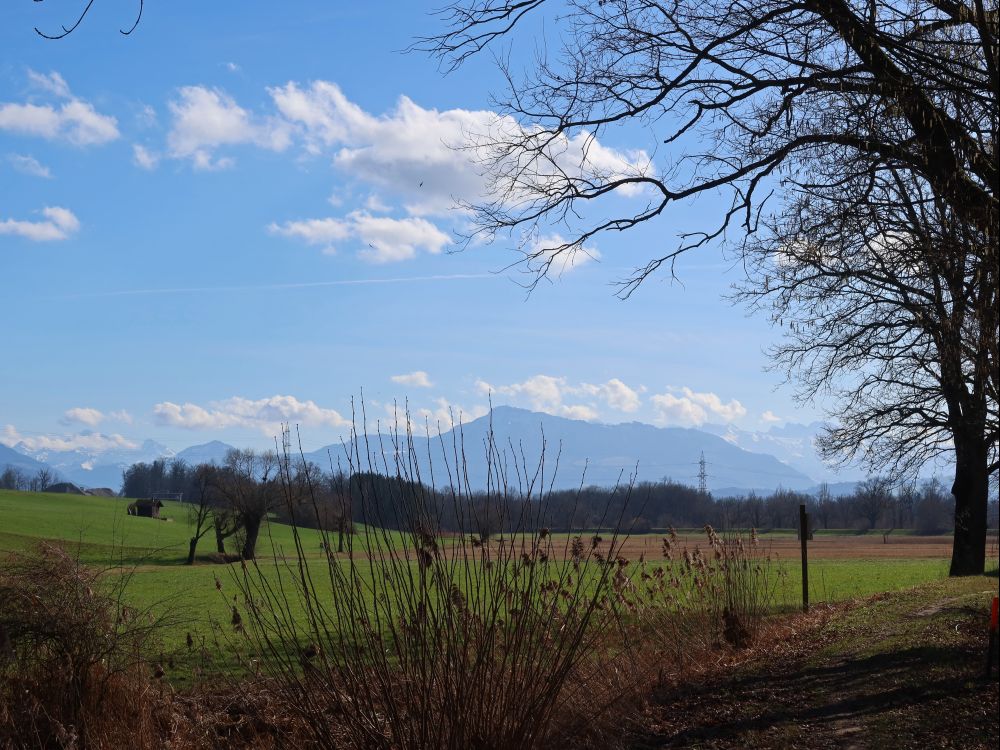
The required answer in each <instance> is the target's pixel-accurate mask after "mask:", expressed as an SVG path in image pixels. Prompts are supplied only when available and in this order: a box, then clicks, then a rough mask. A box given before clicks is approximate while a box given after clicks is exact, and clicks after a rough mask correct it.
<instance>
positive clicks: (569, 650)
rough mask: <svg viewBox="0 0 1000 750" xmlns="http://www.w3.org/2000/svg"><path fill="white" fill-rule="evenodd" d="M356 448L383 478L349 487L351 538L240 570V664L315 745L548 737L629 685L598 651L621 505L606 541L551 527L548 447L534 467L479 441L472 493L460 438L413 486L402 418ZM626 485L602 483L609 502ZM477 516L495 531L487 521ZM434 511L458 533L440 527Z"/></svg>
mask: <svg viewBox="0 0 1000 750" xmlns="http://www.w3.org/2000/svg"><path fill="white" fill-rule="evenodd" d="M351 446H353V452H352V454H349V455H348V461H349V463H350V464H351V469H352V474H353V473H354V470H356V469H357V468H358V467H359V466H362V465H364V467H365V468H366V470H367V471H369V472H372V473H374V472H378V474H379V475H380V476H381V477H390V478H392V479H393V480H394V481H381V480H380V481H373V482H368V483H365V484H363V485H362V486H361V493H362V496H363V497H362V501H363V503H362V504H363V506H364V509H365V514H364V515H365V517H366V518H367V524H365V525H363V526H362V525H360V524H359V525H358V527H357V528H356V529H355V534H354V535H352V536H350V537H349V539H348V544H347V551H346V552H345V553H344V554H343V555H337V554H336V553H334V552H332V550H333V549H334V546H333V545H332V544H330V543H325V544H324V545H323V550H324V552H323V553H322V554H321V555H320V556H319V558H317V557H316V553H315V552H313V553H312V554H311V555H310V554H307V552H306V550H305V548H304V547H303V543H302V540H301V538H300V537H299V535H298V533H297V532H296V535H295V539H296V551H295V552H296V554H295V556H294V562H292V563H291V564H289V565H288V566H287V567H286V568H285V570H284V574H283V575H277V576H275V575H273V574H269V573H268V571H266V570H265V569H264V568H262V567H259V564H258V563H256V562H252V563H251V562H248V563H247V564H246V565H245V566H243V567H242V568H241V574H240V575H239V576H238V583H239V587H240V589H241V593H242V597H243V602H242V609H243V614H242V616H241V623H240V627H239V631H240V633H241V635H242V637H244V638H246V640H247V641H248V643H247V644H246V645H247V648H248V649H249V651H250V652H252V653H253V654H255V657H254V658H255V659H256V661H255V663H254V664H253V667H254V669H255V670H259V671H261V672H263V673H264V674H266V675H270V677H271V679H272V680H273V682H274V684H276V685H278V686H279V687H278V689H279V691H280V692H281V693H282V694H283V696H284V699H285V702H286V704H287V706H288V710H289V711H290V712H292V713H293V714H294V715H296V716H298V717H300V719H301V721H302V723H303V724H304V725H305V726H307V727H308V730H309V734H310V737H311V740H312V741H313V742H314V743H315V744H316V745H317V746H319V747H330V748H332V747H343V746H350V747H385V748H390V747H391V748H468V747H479V748H530V747H542V746H550V745H551V744H552V743H553V742H556V741H557V739H559V738H563V739H564V738H566V737H568V736H572V735H574V734H576V735H579V734H580V733H581V732H584V731H586V729H587V727H588V726H590V724H591V723H593V722H594V721H595V720H598V719H599V718H600V717H601V716H602V715H605V714H606V713H607V711H608V709H610V708H611V707H612V706H613V705H615V703H616V702H618V701H620V700H622V699H623V697H624V696H625V695H626V693H627V691H626V690H625V689H622V688H621V685H620V684H619V682H621V683H622V684H623V683H624V682H625V681H616V680H614V679H612V680H609V672H608V666H609V664H610V663H611V662H610V660H612V659H616V658H618V657H620V656H621V654H622V653H623V650H622V649H620V648H619V649H617V650H613V649H608V648H607V647H606V644H607V643H608V642H610V641H612V640H613V638H612V634H613V632H614V631H615V630H616V629H619V628H620V626H621V624H622V622H623V619H622V616H623V610H622V603H623V600H622V599H621V598H620V597H619V596H618V595H617V593H616V591H615V579H616V575H617V574H618V572H619V570H620V567H619V565H618V564H617V562H616V561H615V559H614V558H613V550H614V549H615V548H616V547H617V546H619V545H620V543H621V541H622V539H623V535H622V534H620V533H619V531H618V528H619V526H620V523H621V517H620V513H619V516H618V517H616V518H609V519H606V521H607V523H606V524H605V527H606V528H609V529H610V531H608V532H605V536H606V540H600V539H599V538H598V537H595V539H594V540H591V542H590V543H589V544H587V545H579V544H578V541H574V537H573V536H572V535H560V536H559V537H556V536H554V535H553V534H552V533H550V531H549V529H548V527H547V525H546V507H547V504H546V502H545V498H546V493H547V488H546V486H545V482H544V478H545V476H546V473H545V472H546V467H545V456H544V452H543V455H542V457H541V458H540V459H539V461H538V463H537V464H536V465H533V466H530V465H528V464H527V462H526V460H525V459H524V458H523V455H522V456H521V457H520V458H519V459H516V460H515V459H511V458H510V453H509V452H506V451H503V450H502V449H501V448H500V447H498V446H497V445H496V444H495V443H494V441H493V439H492V437H490V438H489V439H488V440H487V445H486V446H485V449H486V453H487V460H488V462H489V476H490V484H489V487H488V490H487V493H486V495H487V497H486V500H485V502H484V498H483V494H482V493H478V494H477V495H476V497H475V498H473V494H472V493H471V492H470V490H469V486H468V481H467V480H466V479H465V476H466V474H465V459H464V446H462V445H461V442H460V439H456V442H455V443H454V444H453V445H451V446H445V445H444V444H443V443H442V444H441V445H440V447H441V449H442V450H441V453H442V456H441V458H440V459H439V468H440V467H442V466H443V475H444V476H445V477H446V481H445V483H444V485H443V489H439V488H436V487H435V485H434V483H433V481H431V482H429V483H425V482H424V481H422V477H421V468H420V467H421V465H423V466H426V465H427V463H428V462H427V461H426V460H421V459H422V458H423V457H419V456H416V455H415V453H414V450H413V443H412V440H411V435H410V432H409V423H408V422H407V424H406V429H405V431H403V432H402V434H401V433H400V431H397V432H395V433H394V434H393V435H392V437H381V436H379V437H375V438H369V437H368V436H362V437H361V438H360V439H355V440H353V441H352V442H351ZM285 447H286V450H285V457H284V465H285V466H286V467H288V466H290V460H289V457H288V450H287V442H286V446H285ZM511 476H513V477H514V479H513V480H511V479H510V477H511ZM286 483H287V482H286ZM288 484H290V483H288ZM550 486H551V481H550ZM629 491H630V488H629V487H624V488H621V489H620V490H619V491H618V493H617V494H615V495H613V498H614V500H615V503H616V505H615V506H614V507H620V508H622V509H624V507H625V506H626V505H627V499H628V497H627V496H628V493H629ZM386 493H388V494H389V495H390V496H389V497H387V496H386ZM292 499H293V498H292V497H291V494H290V496H289V501H292ZM609 507H610V506H609ZM300 512H301V511H300ZM483 512H489V513H490V514H491V517H492V519H494V520H491V521H490V524H489V525H490V526H491V527H494V526H495V527H496V531H497V532H499V533H498V534H497V536H496V537H493V538H491V536H490V535H489V534H485V533H482V529H483V528H484V519H483V518H481V517H480V514H481V513H483ZM622 512H623V510H622ZM446 516H447V518H448V519H449V523H448V528H450V529H454V528H455V527H456V526H457V528H458V529H459V530H458V531H454V530H452V531H445V530H444V528H443V524H442V519H443V518H444V517H446ZM497 519H498V520H497ZM391 529H395V531H393V530H391ZM276 556H277V557H281V556H280V555H278V554H276ZM310 557H312V558H313V559H312V562H311V561H310ZM235 611H236V610H234V612H235ZM234 619H235V617H234ZM622 674H625V672H624V671H623V672H622ZM609 685H610V686H613V687H614V689H613V690H608V689H607V688H608V686H609ZM584 707H585V708H584Z"/></svg>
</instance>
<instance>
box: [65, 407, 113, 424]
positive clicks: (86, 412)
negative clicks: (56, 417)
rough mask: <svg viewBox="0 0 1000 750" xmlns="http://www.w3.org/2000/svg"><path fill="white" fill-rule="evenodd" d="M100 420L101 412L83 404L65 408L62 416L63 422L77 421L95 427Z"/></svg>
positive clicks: (102, 415) (101, 417) (101, 419)
mask: <svg viewBox="0 0 1000 750" xmlns="http://www.w3.org/2000/svg"><path fill="white" fill-rule="evenodd" d="M102 421H104V413H103V412H101V411H99V410H97V409H91V408H89V407H85V406H77V407H75V408H73V409H67V410H66V412H65V413H64V414H63V418H62V423H63V424H74V423H79V424H85V425H89V426H90V427H96V426H97V425H98V424H100V423H101V422H102Z"/></svg>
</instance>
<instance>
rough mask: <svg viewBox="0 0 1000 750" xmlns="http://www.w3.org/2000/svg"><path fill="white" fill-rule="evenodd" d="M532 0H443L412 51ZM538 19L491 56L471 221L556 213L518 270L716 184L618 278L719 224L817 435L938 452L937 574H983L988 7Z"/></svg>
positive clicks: (966, 3) (478, 28)
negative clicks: (823, 405)
mask: <svg viewBox="0 0 1000 750" xmlns="http://www.w3.org/2000/svg"><path fill="white" fill-rule="evenodd" d="M550 5H551V3H546V2H545V0H473V1H471V2H458V3H456V4H455V5H452V6H451V7H450V9H449V10H448V11H446V17H447V18H448V20H449V22H450V25H449V28H448V30H447V31H446V32H445V33H443V34H442V35H440V36H438V37H435V38H432V39H427V40H424V42H423V43H422V45H421V46H422V47H423V48H424V49H428V50H430V51H432V52H433V53H435V54H437V55H439V56H440V57H441V59H442V60H444V61H446V62H447V63H448V64H452V65H457V64H460V63H461V62H462V61H463V60H464V59H466V58H467V57H469V56H470V55H474V54H476V53H477V52H479V51H481V50H483V49H485V48H487V47H490V46H491V45H493V44H495V43H497V42H499V41H501V40H503V39H504V38H506V37H508V36H511V35H513V34H517V33H520V31H521V30H522V29H525V30H526V27H527V26H529V25H530V23H531V22H532V21H531V19H532V18H533V17H534V16H538V15H543V14H544V10H545V8H547V7H548V6H550ZM550 21H553V19H551V18H550V17H549V16H546V23H549V22H550ZM554 23H555V24H556V25H557V28H558V29H559V33H560V40H561V41H560V46H559V47H558V53H556V54H552V55H546V54H544V53H543V54H540V59H539V62H538V65H537V66H536V67H535V68H534V69H533V70H532V71H531V72H529V73H528V74H527V75H526V76H523V77H522V76H515V75H514V73H513V72H512V68H511V67H510V66H508V65H506V64H504V65H503V69H504V72H505V73H506V74H507V79H508V82H509V84H510V85H509V88H508V93H507V95H506V97H504V98H503V99H502V100H501V101H500V105H501V108H502V109H503V111H504V115H505V116H506V119H504V120H502V121H501V122H499V123H498V124H497V126H496V128H495V130H494V131H493V132H490V133H486V134H483V135H482V137H481V138H480V139H479V140H478V141H476V142H475V143H474V148H475V149H476V152H477V153H478V154H479V155H480V156H481V158H483V160H484V169H485V171H486V175H487V177H488V180H489V190H490V197H489V198H488V199H487V200H486V201H484V202H483V203H482V204H480V205H476V206H473V207H472V208H473V209H474V210H475V215H476V217H477V221H478V229H479V231H480V232H481V233H485V234H486V235H487V237H493V236H496V235H497V234H502V235H506V234H509V233H515V232H518V231H520V232H528V233H529V234H530V233H532V232H540V231H541V230H542V229H546V228H548V227H549V226H552V225H561V226H562V227H565V228H566V229H568V231H569V237H570V238H569V239H568V240H566V241H562V242H558V243H550V244H549V245H548V246H545V245H544V244H542V245H539V244H538V243H534V244H528V245H525V246H526V247H527V248H528V249H527V250H526V251H525V255H526V261H527V263H528V266H529V269H532V270H534V271H535V273H536V281H537V279H538V278H540V277H543V276H544V275H545V274H547V273H549V272H551V271H552V270H553V268H558V267H559V266H558V265H554V264H558V263H562V262H564V260H562V261H561V260H558V259H559V258H560V256H562V255H564V254H569V255H572V253H574V252H576V251H578V250H580V249H581V248H583V247H584V243H585V242H587V241H589V240H591V238H593V237H594V236H595V235H598V234H600V233H602V232H609V231H623V230H626V229H629V228H632V227H634V226H636V225H638V224H640V223H643V222H647V221H650V220H652V219H655V218H658V217H661V216H666V215H667V214H668V210H669V209H670V208H671V207H672V206H673V205H674V204H676V203H677V202H678V201H682V200H684V199H687V198H690V197H693V196H698V195H700V194H703V193H709V192H711V193H722V194H723V195H727V196H728V199H727V201H728V202H727V204H726V209H725V210H724V211H722V212H721V214H720V215H719V218H718V221H717V222H716V223H714V224H711V225H709V226H706V227H704V228H702V229H700V230H698V231H694V232H689V233H687V234H682V235H681V236H680V238H679V240H678V241H677V242H676V244H672V246H670V247H667V248H664V249H662V250H656V251H654V252H653V253H652V254H653V257H652V259H651V260H649V261H648V262H647V263H645V264H644V265H642V266H640V267H638V268H637V269H636V270H635V271H634V272H633V273H632V274H631V275H630V276H629V277H628V278H626V279H624V280H623V282H622V286H621V293H622V295H623V296H628V295H629V294H631V293H632V292H633V291H634V290H635V289H636V288H637V286H638V285H639V284H641V283H642V282H643V281H644V280H645V279H646V278H648V277H649V276H650V275H651V274H653V273H654V272H656V271H657V270H659V269H661V268H662V267H664V265H665V264H666V266H667V267H672V263H673V261H674V260H675V259H676V258H677V257H678V255H679V254H681V253H683V252H685V251H688V250H691V249H694V248H698V247H701V246H705V245H707V244H709V243H711V242H712V241H714V240H716V239H723V238H725V236H726V234H727V233H733V234H735V236H736V248H737V250H738V257H739V258H740V259H741V260H743V261H748V262H749V265H750V266H751V282H752V283H751V285H750V287H749V288H748V289H745V290H744V292H745V293H746V295H747V296H748V298H749V299H750V300H751V302H757V303H758V304H760V305H761V306H763V303H764V301H767V302H768V303H769V304H771V307H770V311H771V313H772V314H773V315H774V319H775V322H776V323H785V322H786V319H789V318H790V320H788V322H789V323H790V324H793V325H795V326H796V328H794V329H792V336H791V342H790V343H788V344H787V345H782V346H781V347H779V348H778V349H777V350H776V352H775V355H776V357H777V361H778V363H779V364H780V365H783V366H785V367H786V368H787V369H788V370H789V374H790V375H793V376H794V377H796V379H799V380H800V382H801V383H802V385H803V390H802V393H801V395H803V397H806V398H811V397H815V396H822V395H826V393H827V392H829V391H833V392H834V395H835V396H837V397H839V398H836V399H835V401H836V402H837V407H838V408H837V409H836V410H835V411H836V412H837V413H838V416H839V415H840V414H841V413H842V416H841V418H840V423H839V425H838V426H837V427H836V428H835V429H834V430H833V431H832V432H831V433H830V434H829V435H828V437H827V441H826V444H825V450H826V454H827V455H828V456H830V457H834V458H850V457H852V456H857V455H860V456H861V457H862V458H865V459H867V460H868V461H869V463H870V464H872V465H873V466H874V467H875V468H876V470H877V471H879V472H888V471H892V470H902V469H911V468H913V466H915V465H916V464H919V463H921V462H922V461H926V460H928V459H930V458H933V457H934V456H935V455H943V454H944V453H947V452H951V451H953V452H954V460H955V464H956V473H955V483H954V485H953V494H954V496H955V498H956V505H955V511H956V518H955V527H956V536H955V545H954V552H953V558H952V567H951V571H952V573H953V574H964V573H979V572H982V570H983V565H984V561H985V513H986V507H987V493H986V488H987V484H988V476H989V473H990V472H991V471H993V472H995V471H996V468H997V461H996V443H997V420H996V402H997V380H996V379H997V375H996V373H997V365H998V362H997V343H996V342H997V315H996V310H997V296H996V295H997V291H996V290H997V286H998V284H997V281H998V280H997V250H996V247H997V240H998V237H1000V231H998V225H1000V210H998V209H1000V205H998V199H997V187H998V179H1000V177H998V169H997V162H996V153H995V143H996V138H997V91H998V89H1000V75H998V67H997V51H998V47H997V37H998V11H997V7H996V5H995V3H993V4H991V5H990V6H988V5H987V4H986V3H985V2H984V0H909V1H908V2H905V3H899V2H895V0H864V1H862V0H802V1H798V0H795V1H792V0H668V1H667V2H659V1H658V0H607V1H605V0H595V1H594V2H588V1H587V0H571V2H570V3H569V7H568V10H566V12H564V13H563V14H562V15H560V16H559V17H558V18H556V19H554ZM539 46H543V45H539ZM504 59H506V58H504ZM637 124H639V125H642V126H644V127H645V129H646V131H647V132H649V133H650V136H651V138H650V141H651V148H649V149H648V150H647V152H648V153H651V154H654V156H645V155H642V158H640V156H633V157H631V158H623V157H619V158H617V159H614V158H609V155H608V150H607V149H606V148H603V147H602V146H601V145H600V144H598V141H597V139H598V138H602V137H604V136H606V135H608V134H609V133H610V132H612V131H614V130H615V129H616V128H620V127H631V128H632V129H631V130H630V131H629V132H630V135H632V136H633V137H634V135H635V132H636V129H635V127H634V126H635V125H637ZM574 144H575V147H574ZM703 144H708V147H707V148H706V147H705V146H704V145H703ZM647 152H644V153H647ZM656 154H660V157H659V162H658V161H657V157H656ZM612 196H615V197H617V198H618V200H615V201H612V200H610V199H611V197H612ZM623 199H624V200H623ZM623 204H624V205H625V206H626V208H625V209H622V208H621V206H622V205H623ZM609 212H610V213H609ZM831 219H832V221H831V223H829V224H827V225H824V224H823V221H824V220H826V221H830V220H831ZM873 223H875V224H876V225H877V226H876V228H872V227H871V225H872V224H873ZM824 227H825V228H826V231H823V229H824ZM737 230H739V231H737ZM817 230H819V233H818V236H817ZM848 248H850V249H848ZM800 269H803V270H801V271H800ZM806 269H807V270H806ZM791 276H794V277H795V278H796V279H798V280H799V281H802V283H801V284H799V283H798V282H793V283H792V284H789V283H787V279H788V278H789V277H791ZM775 287H777V291H775ZM803 297H804V298H805V299H803ZM772 303H773V304H772Z"/></svg>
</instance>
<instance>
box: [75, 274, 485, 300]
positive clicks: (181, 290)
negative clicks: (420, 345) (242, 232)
mask: <svg viewBox="0 0 1000 750" xmlns="http://www.w3.org/2000/svg"><path fill="white" fill-rule="evenodd" d="M495 278H497V276H496V274H492V273H452V274H439V275H436V276H399V277H395V278H386V279H337V280H335V281H302V282H293V283H288V284H256V285H244V286H188V287H172V288H164V289H122V290H118V291H108V292H82V293H80V294H67V295H60V296H59V299H77V298H81V297H86V298H92V297H138V296H143V295H150V294H197V293H199V292H268V291H279V290H282V289H314V288H320V287H329V286H366V285H370V284H406V283H415V282H425V281H461V280H468V279H495Z"/></svg>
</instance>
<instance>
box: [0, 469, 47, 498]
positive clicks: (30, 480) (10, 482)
mask: <svg viewBox="0 0 1000 750" xmlns="http://www.w3.org/2000/svg"><path fill="white" fill-rule="evenodd" d="M58 481H59V475H58V474H56V473H55V472H54V471H52V469H49V468H42V469H39V470H38V471H36V472H35V473H34V474H29V473H28V472H26V471H25V470H24V469H21V468H19V467H17V466H10V465H7V466H5V467H4V470H3V472H0V490H21V491H24V492H41V491H42V490H44V489H45V488H46V487H49V486H50V485H53V484H55V483H56V482H58Z"/></svg>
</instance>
